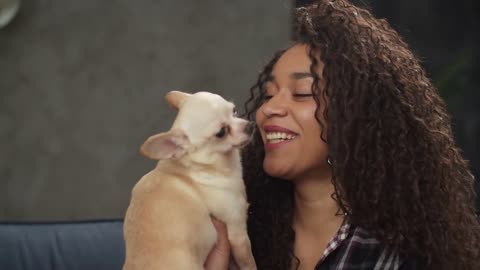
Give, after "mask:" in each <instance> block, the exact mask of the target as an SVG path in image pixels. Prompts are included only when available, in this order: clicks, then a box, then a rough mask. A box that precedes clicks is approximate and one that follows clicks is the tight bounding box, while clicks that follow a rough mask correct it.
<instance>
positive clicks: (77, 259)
mask: <svg viewBox="0 0 480 270" xmlns="http://www.w3.org/2000/svg"><path fill="white" fill-rule="evenodd" d="M124 260H125V242H124V240H123V221H122V220H93V221H81V222H62V223H47V222H35V223H5V222H4V223H0V268H1V269H8V270H94V269H101V270H110V269H111V270H120V269H122V265H123V262H124Z"/></svg>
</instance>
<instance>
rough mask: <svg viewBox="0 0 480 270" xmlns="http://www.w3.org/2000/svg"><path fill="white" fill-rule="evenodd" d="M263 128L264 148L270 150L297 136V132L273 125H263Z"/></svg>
mask: <svg viewBox="0 0 480 270" xmlns="http://www.w3.org/2000/svg"><path fill="white" fill-rule="evenodd" d="M263 130H264V131H265V137H266V138H265V139H266V141H265V149H266V150H272V149H276V148H278V147H281V146H283V145H285V144H287V143H289V142H291V141H292V140H294V139H295V138H297V136H298V134H297V133H295V132H293V131H292V130H290V129H287V128H284V127H280V126H275V125H268V126H264V127H263Z"/></svg>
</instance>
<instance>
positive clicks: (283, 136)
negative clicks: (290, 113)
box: [266, 132, 297, 144]
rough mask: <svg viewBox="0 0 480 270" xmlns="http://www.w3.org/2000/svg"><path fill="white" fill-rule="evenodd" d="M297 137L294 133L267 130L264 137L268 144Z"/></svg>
mask: <svg viewBox="0 0 480 270" xmlns="http://www.w3.org/2000/svg"><path fill="white" fill-rule="evenodd" d="M296 137H297V135H296V134H291V133H285V132H267V133H266V138H267V143H268V144H276V143H281V142H285V141H291V140H294V139H295V138H296Z"/></svg>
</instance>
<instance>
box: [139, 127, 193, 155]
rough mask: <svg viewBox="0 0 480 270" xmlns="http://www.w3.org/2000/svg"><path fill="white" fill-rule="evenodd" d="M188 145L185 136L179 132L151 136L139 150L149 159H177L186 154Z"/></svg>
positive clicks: (188, 142)
mask: <svg viewBox="0 0 480 270" xmlns="http://www.w3.org/2000/svg"><path fill="white" fill-rule="evenodd" d="M189 144H190V141H189V140H188V137H187V135H185V133H183V132H182V131H179V130H173V131H172V130H171V131H169V132H165V133H160V134H157V135H153V136H151V137H150V138H148V139H147V140H146V141H145V142H144V143H143V145H142V147H141V148H140V152H141V153H142V154H143V155H144V156H146V157H148V158H151V159H157V160H160V159H170V158H179V157H181V156H183V155H184V154H185V153H186V152H187V147H188V145H189Z"/></svg>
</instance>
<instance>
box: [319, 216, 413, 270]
mask: <svg viewBox="0 0 480 270" xmlns="http://www.w3.org/2000/svg"><path fill="white" fill-rule="evenodd" d="M353 269H355V270H413V269H415V267H413V266H412V265H409V264H407V263H406V262H404V261H403V260H402V259H401V258H400V256H399V254H398V252H397V251H396V250H394V249H390V248H384V247H383V246H382V245H381V244H380V242H379V241H378V240H376V239H375V238H373V237H372V236H371V235H369V233H368V232H367V231H366V230H364V229H362V228H361V227H356V226H352V225H350V224H348V223H346V224H343V225H342V226H341V227H340V229H339V230H338V233H337V234H336V235H335V237H333V239H332V240H331V241H330V242H329V243H328V245H327V248H326V249H325V251H324V253H323V255H322V257H321V258H320V261H319V262H318V263H317V266H316V267H315V270H353Z"/></svg>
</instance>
